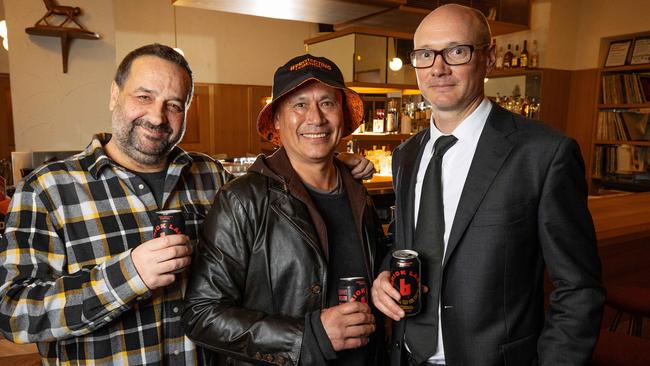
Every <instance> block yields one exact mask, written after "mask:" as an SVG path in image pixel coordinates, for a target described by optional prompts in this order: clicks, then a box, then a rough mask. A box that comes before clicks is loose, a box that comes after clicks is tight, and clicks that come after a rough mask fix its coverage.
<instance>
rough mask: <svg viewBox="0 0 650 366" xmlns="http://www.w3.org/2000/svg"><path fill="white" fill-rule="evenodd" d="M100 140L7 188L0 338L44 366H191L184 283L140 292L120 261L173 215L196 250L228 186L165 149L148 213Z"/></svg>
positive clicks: (202, 158)
mask: <svg viewBox="0 0 650 366" xmlns="http://www.w3.org/2000/svg"><path fill="white" fill-rule="evenodd" d="M108 140H110V135H108V134H100V135H97V136H95V137H94V138H93V140H92V142H91V143H90V145H89V146H88V147H87V148H86V149H85V150H84V151H83V152H81V153H80V154H78V155H75V156H72V157H70V158H68V159H65V160H63V161H58V162H54V163H50V164H47V165H45V166H43V167H40V168H38V169H36V170H35V171H34V172H32V173H31V174H30V175H29V176H27V177H26V178H25V179H24V180H23V181H22V182H21V183H20V184H19V185H18V187H17V189H16V193H15V195H14V197H13V199H12V202H11V206H10V210H9V214H8V215H7V228H6V231H5V237H4V238H3V239H2V241H0V330H1V331H2V333H3V335H4V336H5V337H7V338H8V339H10V340H12V341H14V342H17V343H28V342H38V349H39V352H40V354H41V356H42V358H43V363H44V364H45V365H54V364H60V365H78V364H81V365H85V364H92V365H107V366H108V365H126V364H129V365H144V364H146V365H154V364H155V365H159V364H166V365H194V364H196V363H197V351H196V347H195V346H194V344H193V343H192V342H191V341H190V340H189V339H188V338H187V337H185V336H184V335H183V331H182V328H181V322H180V314H181V311H182V309H181V308H180V307H181V299H182V297H183V292H184V288H185V284H186V280H187V279H186V276H185V275H184V274H181V275H178V276H177V280H176V281H175V282H174V283H173V284H171V285H169V286H167V287H165V288H160V289H156V290H154V291H150V290H149V289H148V288H147V286H146V285H145V284H144V282H143V281H142V279H141V278H140V277H139V275H138V273H137V271H136V269H135V267H134V265H133V261H132V260H131V250H132V249H133V248H135V247H136V246H138V245H139V244H140V243H143V242H145V241H148V240H151V239H152V227H153V221H152V220H153V217H154V213H155V212H156V211H158V210H162V209H181V210H182V211H183V214H184V216H185V225H186V235H188V236H189V237H190V239H191V240H194V239H196V238H197V233H198V230H199V226H200V225H201V224H202V223H203V219H204V217H205V214H206V213H207V211H208V209H209V208H210V205H211V204H212V201H213V198H214V195H215V194H216V191H217V189H219V187H221V185H222V184H223V183H224V182H225V181H226V180H228V179H229V178H230V175H229V174H228V173H227V172H225V170H224V169H223V167H222V166H221V165H220V164H219V163H218V162H215V161H214V160H212V159H211V158H209V157H208V156H206V155H202V154H194V153H191V154H188V153H186V152H184V151H183V150H182V149H180V148H174V150H173V151H172V152H171V154H170V158H169V161H170V164H169V166H168V168H167V176H166V178H165V187H164V196H163V204H162V207H158V205H157V203H156V200H155V199H154V196H153V195H152V193H151V191H150V190H149V187H148V186H147V184H145V182H144V181H142V179H140V178H139V177H137V176H136V175H135V174H133V173H131V172H129V171H128V170H126V169H125V168H123V167H121V166H120V165H118V164H117V163H115V162H114V161H112V160H111V159H110V158H109V157H108V156H107V155H106V154H105V152H104V149H103V145H104V144H105V143H106V142H107V141H108Z"/></svg>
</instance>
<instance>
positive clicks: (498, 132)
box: [443, 103, 516, 267]
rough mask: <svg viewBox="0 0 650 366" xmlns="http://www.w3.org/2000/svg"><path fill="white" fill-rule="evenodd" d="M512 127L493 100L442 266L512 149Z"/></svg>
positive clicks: (512, 122) (503, 111)
mask: <svg viewBox="0 0 650 366" xmlns="http://www.w3.org/2000/svg"><path fill="white" fill-rule="evenodd" d="M515 130H516V126H515V124H514V120H513V118H512V116H511V115H510V112H508V111H506V110H505V109H503V108H501V107H499V106H498V105H496V104H494V103H493V104H492V111H491V112H490V114H489V116H488V119H487V121H486V123H485V127H484V128H483V132H482V133H481V137H480V138H479V141H478V145H477V147H476V152H475V153H474V158H473V159H472V164H471V166H470V169H469V173H468V175H467V180H466V181H465V186H464V187H463V192H462V194H461V196H460V201H459V202H458V208H457V209H456V216H455V217H454V222H453V224H452V227H451V232H450V234H449V241H448V243H447V249H446V250H445V258H444V260H443V267H444V266H446V265H447V262H448V260H449V257H450V256H451V255H452V254H453V252H454V249H456V246H457V245H458V243H459V241H460V238H461V237H462V236H463V233H464V232H465V230H466V229H467V226H468V225H469V223H470V222H471V220H472V218H473V217H474V214H475V213H476V210H477V209H478V207H479V205H480V204H481V201H482V200H483V197H485V194H486V193H487V191H488V189H489V188H490V186H491V185H492V182H493V181H494V178H495V177H496V175H497V174H498V173H499V170H500V169H501V166H502V165H503V163H504V162H505V160H506V158H507V157H508V155H509V154H510V152H511V151H512V148H513V145H512V143H511V142H510V141H509V140H508V139H507V138H506V137H507V135H509V134H510V133H512V132H514V131H515Z"/></svg>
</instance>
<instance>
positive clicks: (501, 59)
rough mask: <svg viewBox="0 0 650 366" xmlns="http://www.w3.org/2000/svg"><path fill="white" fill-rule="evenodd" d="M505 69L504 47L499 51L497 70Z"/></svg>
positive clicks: (500, 47)
mask: <svg viewBox="0 0 650 366" xmlns="http://www.w3.org/2000/svg"><path fill="white" fill-rule="evenodd" d="M501 69H503V46H499V48H498V49H497V70H501Z"/></svg>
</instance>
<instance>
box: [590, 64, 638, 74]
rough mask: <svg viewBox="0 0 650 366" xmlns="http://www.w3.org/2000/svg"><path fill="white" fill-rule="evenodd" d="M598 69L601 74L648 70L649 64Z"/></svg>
mask: <svg viewBox="0 0 650 366" xmlns="http://www.w3.org/2000/svg"><path fill="white" fill-rule="evenodd" d="M600 70H601V72H602V73H603V74H605V73H610V72H625V71H645V70H650V64H640V65H625V66H612V67H603V68H602V69H600Z"/></svg>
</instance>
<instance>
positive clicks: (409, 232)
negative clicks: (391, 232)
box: [395, 129, 430, 249]
mask: <svg viewBox="0 0 650 366" xmlns="http://www.w3.org/2000/svg"><path fill="white" fill-rule="evenodd" d="M429 137H430V133H429V129H426V130H425V132H423V133H420V134H418V135H416V136H414V137H413V141H412V142H411V143H410V144H406V145H405V146H404V148H403V149H402V151H401V157H400V162H401V164H400V165H401V166H400V172H399V174H398V185H397V186H396V187H395V188H396V189H397V192H399V193H398V194H399V195H400V199H401V202H402V206H403V207H404V210H403V211H402V212H400V213H399V215H401V217H402V225H401V230H402V238H404V243H403V244H404V248H406V249H412V248H413V228H414V227H415V222H413V217H414V210H415V207H414V201H415V182H416V180H417V174H418V168H419V166H420V160H421V159H422V153H423V151H424V146H425V145H426V144H427V141H429ZM398 220H399V216H398Z"/></svg>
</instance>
